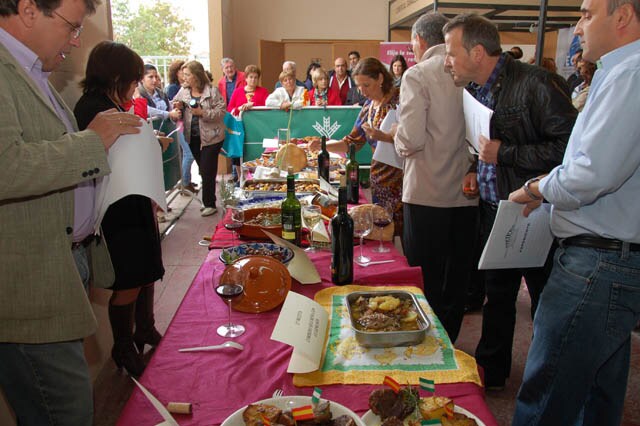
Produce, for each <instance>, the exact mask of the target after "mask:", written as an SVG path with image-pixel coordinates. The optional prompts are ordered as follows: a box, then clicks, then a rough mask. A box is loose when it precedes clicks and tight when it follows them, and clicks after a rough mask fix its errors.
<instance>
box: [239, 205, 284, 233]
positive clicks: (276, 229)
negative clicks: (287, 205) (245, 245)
mask: <svg viewBox="0 0 640 426" xmlns="http://www.w3.org/2000/svg"><path fill="white" fill-rule="evenodd" d="M280 215H281V210H280V208H279V207H259V208H255V209H247V210H245V211H244V223H243V224H242V227H241V228H239V229H238V234H240V236H241V237H244V238H251V239H268V237H267V235H266V234H265V233H264V232H262V230H265V231H269V232H271V233H272V234H275V235H280V234H282V223H281V217H280Z"/></svg>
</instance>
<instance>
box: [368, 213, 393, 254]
mask: <svg viewBox="0 0 640 426" xmlns="http://www.w3.org/2000/svg"><path fill="white" fill-rule="evenodd" d="M371 211H372V213H371V215H372V218H373V224H374V225H375V226H376V227H377V228H378V229H379V231H380V245H379V246H378V247H376V248H374V249H373V250H372V251H374V252H376V253H388V252H389V250H390V249H389V248H388V247H385V246H383V245H382V230H383V229H384V227H385V226H387V225H389V224H390V223H391V221H392V220H393V213H391V211H390V209H389V208H387V207H385V206H381V205H380V204H375V205H374V206H373V209H371Z"/></svg>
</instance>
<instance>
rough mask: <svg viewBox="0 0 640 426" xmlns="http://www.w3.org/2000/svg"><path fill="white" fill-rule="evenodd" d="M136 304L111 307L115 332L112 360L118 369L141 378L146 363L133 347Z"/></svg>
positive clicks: (110, 313)
mask: <svg viewBox="0 0 640 426" xmlns="http://www.w3.org/2000/svg"><path fill="white" fill-rule="evenodd" d="M134 306H135V302H134V303H130V304H128V305H109V322H110V323H111V331H112V332H113V349H111V358H113V361H114V362H115V363H116V366H117V367H118V368H124V369H125V370H127V373H129V375H131V376H133V377H140V375H141V374H142V372H143V371H144V367H145V365H144V362H142V358H140V355H139V354H138V352H137V351H136V348H135V347H134V345H133V333H132V331H133V311H134Z"/></svg>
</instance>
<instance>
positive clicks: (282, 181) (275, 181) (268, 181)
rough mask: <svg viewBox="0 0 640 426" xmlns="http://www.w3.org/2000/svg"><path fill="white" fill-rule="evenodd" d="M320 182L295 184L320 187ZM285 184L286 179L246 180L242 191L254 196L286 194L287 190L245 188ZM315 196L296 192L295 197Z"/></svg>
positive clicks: (304, 180) (304, 192) (316, 180)
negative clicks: (254, 185) (313, 184)
mask: <svg viewBox="0 0 640 426" xmlns="http://www.w3.org/2000/svg"><path fill="white" fill-rule="evenodd" d="M319 182H320V181H319V180H318V179H296V183H315V184H318V187H319V186H320V183H319ZM261 183H264V184H280V185H282V184H284V185H286V184H287V179H286V178H274V179H247V180H245V181H244V183H243V184H242V189H244V190H245V191H247V192H249V193H251V194H253V195H254V196H269V195H274V194H285V195H286V194H287V190H286V189H285V190H284V191H265V190H259V189H248V188H247V187H248V186H249V185H251V184H261ZM310 194H315V191H296V195H310Z"/></svg>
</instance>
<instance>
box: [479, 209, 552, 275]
mask: <svg viewBox="0 0 640 426" xmlns="http://www.w3.org/2000/svg"><path fill="white" fill-rule="evenodd" d="M523 209H524V205H523V204H518V203H514V202H513V201H506V200H502V201H500V204H499V205H498V213H497V214H496V220H495V222H494V223H493V228H491V234H490V235H489V240H488V241H487V244H486V245H485V246H484V250H483V251H482V256H481V257H480V263H479V264H478V269H507V268H509V269H510V268H534V267H539V266H542V265H544V262H545V260H546V259H547V255H548V254H549V249H550V248H551V243H552V242H553V235H552V234H551V227H550V225H549V219H550V209H551V206H550V204H547V203H543V204H542V205H541V206H540V207H538V208H537V209H535V210H534V211H533V212H532V213H531V214H530V215H529V217H524V216H523V215H522V210H523Z"/></svg>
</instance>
